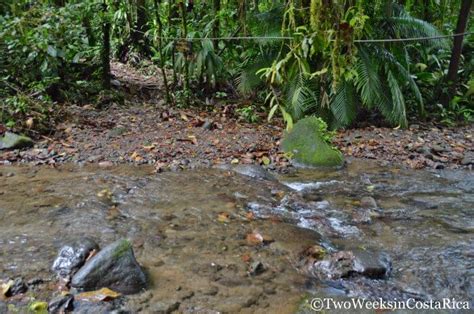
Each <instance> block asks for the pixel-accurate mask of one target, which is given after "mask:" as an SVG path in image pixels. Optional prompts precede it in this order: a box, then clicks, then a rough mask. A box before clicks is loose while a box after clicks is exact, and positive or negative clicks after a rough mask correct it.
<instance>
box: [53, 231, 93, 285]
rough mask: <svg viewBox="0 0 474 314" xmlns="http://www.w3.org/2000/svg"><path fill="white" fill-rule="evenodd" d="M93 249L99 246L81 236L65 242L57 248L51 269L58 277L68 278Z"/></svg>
mask: <svg viewBox="0 0 474 314" xmlns="http://www.w3.org/2000/svg"><path fill="white" fill-rule="evenodd" d="M93 250H96V251H98V250H99V246H98V245H97V243H96V242H95V241H94V240H92V239H89V238H82V239H79V240H77V241H75V242H73V243H71V244H66V245H64V246H63V247H62V248H61V249H60V250H59V253H58V257H56V259H55V260H54V263H53V267H52V268H51V269H52V271H53V272H55V273H56V274H57V275H58V277H60V278H63V279H66V280H68V279H69V278H70V276H72V275H74V273H75V272H76V271H78V270H79V268H80V267H81V266H82V265H84V263H85V262H86V259H87V257H88V256H89V254H90V253H91V252H92V251H93Z"/></svg>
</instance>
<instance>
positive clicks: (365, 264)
mask: <svg viewBox="0 0 474 314" xmlns="http://www.w3.org/2000/svg"><path fill="white" fill-rule="evenodd" d="M352 253H353V254H354V256H355V259H354V271H355V272H357V273H359V274H361V275H363V276H365V277H368V278H372V279H383V278H386V277H387V276H389V275H390V272H391V269H392V261H391V259H390V257H389V256H388V254H386V253H383V252H372V251H367V250H353V251H352Z"/></svg>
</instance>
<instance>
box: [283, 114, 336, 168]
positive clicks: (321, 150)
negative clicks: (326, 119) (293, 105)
mask: <svg viewBox="0 0 474 314" xmlns="http://www.w3.org/2000/svg"><path fill="white" fill-rule="evenodd" d="M321 123H322V122H321V120H320V119H318V118H317V117H307V118H304V119H302V120H300V121H298V122H297V123H296V124H295V125H294V127H293V129H292V130H291V131H290V132H286V133H285V135H284V137H283V141H282V147H283V150H284V151H285V152H286V153H288V154H291V155H292V156H293V158H294V159H295V160H296V161H297V162H298V163H301V164H304V165H307V166H326V167H335V166H340V165H342V163H343V162H344V158H343V156H342V153H341V152H340V151H338V150H337V149H335V148H333V147H331V145H329V144H328V143H327V142H326V140H325V139H324V137H323V134H322V132H323V131H322V130H324V126H322V125H321Z"/></svg>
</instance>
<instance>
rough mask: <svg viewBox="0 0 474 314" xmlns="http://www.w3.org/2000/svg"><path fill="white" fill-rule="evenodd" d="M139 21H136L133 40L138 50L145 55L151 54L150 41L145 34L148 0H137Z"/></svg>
mask: <svg viewBox="0 0 474 314" xmlns="http://www.w3.org/2000/svg"><path fill="white" fill-rule="evenodd" d="M136 4H137V21H136V23H135V27H134V28H135V29H134V30H133V32H132V42H133V45H134V46H135V47H137V48H138V50H139V51H140V52H141V53H142V54H144V55H150V49H149V43H148V42H147V38H146V36H145V33H146V31H147V30H148V29H147V20H148V17H147V12H146V1H145V0H137V2H136Z"/></svg>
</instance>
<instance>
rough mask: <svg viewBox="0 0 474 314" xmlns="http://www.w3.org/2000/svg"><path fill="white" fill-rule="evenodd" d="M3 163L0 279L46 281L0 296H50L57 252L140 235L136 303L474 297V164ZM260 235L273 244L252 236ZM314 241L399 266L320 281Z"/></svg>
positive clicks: (237, 305)
mask: <svg viewBox="0 0 474 314" xmlns="http://www.w3.org/2000/svg"><path fill="white" fill-rule="evenodd" d="M0 173H1V174H2V176H0V280H6V279H8V278H17V277H22V278H24V279H25V281H28V280H31V279H34V278H40V279H42V280H43V281H44V283H43V284H41V285H38V286H35V287H34V288H32V289H30V291H29V292H28V293H27V294H26V295H25V296H23V297H22V298H17V299H15V300H9V299H7V300H3V301H1V299H0V303H1V302H6V303H15V304H16V306H21V305H22V304H26V303H28V302H30V300H31V298H36V299H37V300H45V301H48V300H49V299H50V298H51V296H52V295H53V294H54V293H55V291H56V289H57V286H56V284H55V283H56V280H55V278H54V275H53V274H52V273H51V271H50V267H51V264H52V262H53V260H54V258H55V256H56V254H57V251H58V249H59V248H60V247H61V245H62V244H64V243H66V242H68V241H72V240H74V239H79V238H81V237H84V236H87V237H90V238H92V239H95V240H96V241H97V242H98V243H99V245H100V246H101V247H103V246H105V245H107V244H109V243H111V242H113V241H114V240H116V239H119V238H124V237H126V238H129V239H130V240H131V241H132V244H133V248H134V251H135V255H136V257H137V260H138V261H139V263H140V264H141V265H142V266H143V267H144V268H145V269H146V272H147V274H148V276H149V280H150V287H149V289H148V291H146V292H143V293H139V294H137V295H133V296H128V297H126V298H124V299H123V302H122V305H121V306H122V308H123V309H128V310H130V311H131V312H139V311H143V312H144V313H147V312H150V313H152V312H156V311H155V309H156V308H158V307H160V308H163V307H165V308H166V307H168V309H169V310H172V309H176V308H177V309H178V311H179V312H189V313H193V312H200V313H217V312H231V313H235V312H248V313H254V312H261V313H294V312H298V311H300V312H305V311H308V305H307V300H311V298H313V297H316V296H317V297H336V298H341V299H344V298H347V297H351V296H354V297H366V298H379V297H381V298H384V299H390V298H400V299H403V298H407V297H410V296H416V297H417V298H419V299H442V298H455V299H456V300H459V301H467V302H470V305H471V308H472V305H473V296H474V285H473V282H474V267H473V266H474V263H473V257H474V236H473V232H474V193H473V192H474V178H473V176H472V172H468V171H442V172H428V171H413V170H405V169H400V168H396V167H390V168H388V167H380V166H376V165H375V164H374V163H370V162H362V161H352V162H351V163H349V165H348V166H347V167H345V168H344V169H341V170H317V169H300V170H297V171H296V172H294V173H292V174H288V175H281V176H279V177H278V178H277V179H278V181H267V180H259V179H256V178H251V177H248V176H244V175H240V174H237V173H235V172H232V171H226V170H219V169H202V170H193V171H182V172H168V173H162V174H153V173H152V169H151V168H147V167H143V166H141V167H135V166H115V167H113V168H108V169H104V168H100V167H97V166H82V167H81V166H78V165H63V166H59V167H56V168H49V167H30V166H16V167H6V166H4V167H2V168H0ZM369 197H371V198H373V199H371V198H369ZM373 200H375V202H376V203H377V204H376V206H375V204H373V203H372V205H370V204H369V205H370V206H367V204H365V203H367V202H369V203H370V202H373ZM374 206H375V207H374ZM370 207H373V208H370ZM367 208H370V209H367ZM250 233H258V234H261V235H263V237H264V238H265V241H264V242H265V243H263V244H261V245H252V243H249V241H247V240H246V237H247V235H248V234H250ZM315 244H318V245H321V246H323V247H324V248H326V250H328V251H339V250H364V251H365V250H370V251H377V252H384V253H386V254H388V256H390V259H391V261H392V271H391V273H390V275H389V276H388V278H386V279H383V280H375V279H368V278H345V279H338V280H333V281H320V280H316V279H315V278H313V277H312V276H310V275H308V273H307V272H305V271H304V270H303V269H301V267H300V263H299V261H300V260H301V252H302V251H303V250H304V249H305V248H307V247H310V246H313V245H315ZM259 263H261V264H260V265H261V266H262V265H263V270H261V269H260V271H258V273H255V269H252V268H255V267H256V266H255V265H258V264H259ZM258 267H260V266H258ZM157 306H158V307H157ZM0 311H1V308H0Z"/></svg>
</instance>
